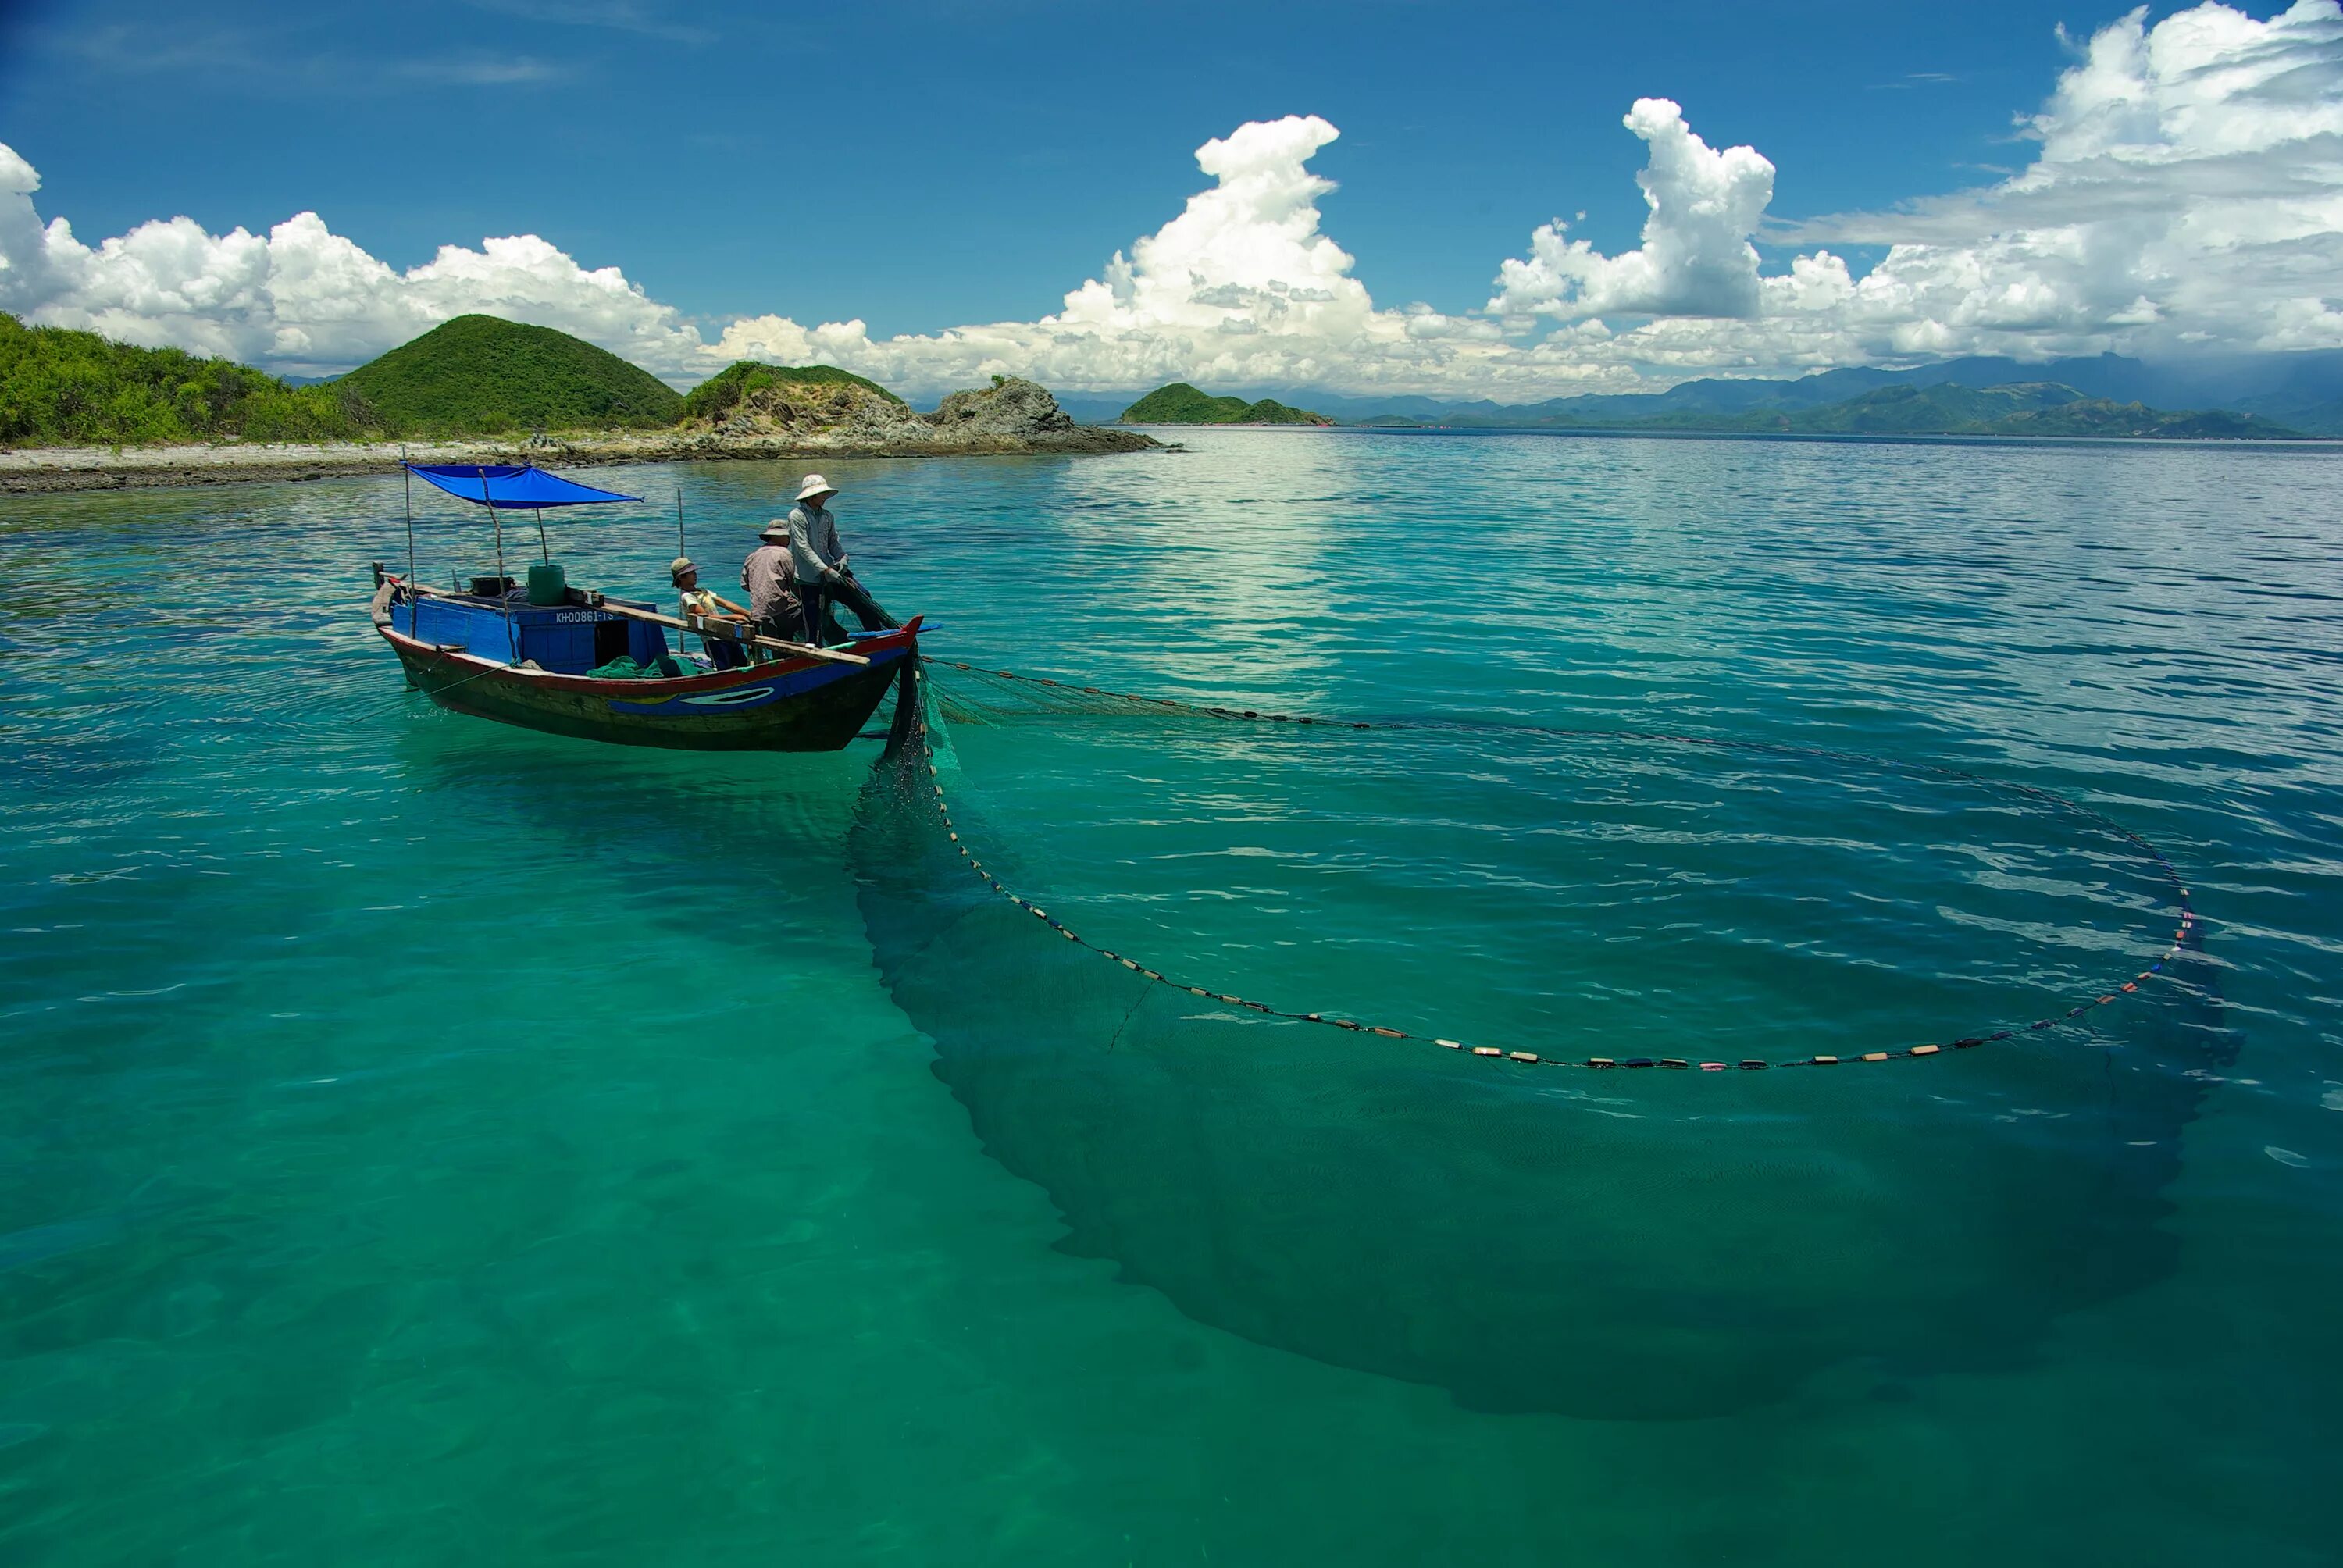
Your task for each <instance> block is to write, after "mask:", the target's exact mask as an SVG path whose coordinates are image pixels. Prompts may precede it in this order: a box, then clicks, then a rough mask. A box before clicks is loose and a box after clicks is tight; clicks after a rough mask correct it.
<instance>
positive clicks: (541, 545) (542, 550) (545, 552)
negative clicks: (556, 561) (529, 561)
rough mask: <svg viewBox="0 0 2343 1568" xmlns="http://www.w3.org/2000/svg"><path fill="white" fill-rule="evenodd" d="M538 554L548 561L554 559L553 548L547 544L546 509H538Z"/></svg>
mask: <svg viewBox="0 0 2343 1568" xmlns="http://www.w3.org/2000/svg"><path fill="white" fill-rule="evenodd" d="M537 553H538V555H540V556H543V557H544V558H546V559H547V560H548V561H549V560H551V559H552V558H553V547H552V546H551V545H548V544H547V543H546V542H545V508H543V507H539V508H537Z"/></svg>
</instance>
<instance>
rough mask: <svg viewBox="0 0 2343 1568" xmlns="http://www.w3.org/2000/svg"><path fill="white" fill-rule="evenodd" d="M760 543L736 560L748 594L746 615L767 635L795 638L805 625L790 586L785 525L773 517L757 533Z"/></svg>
mask: <svg viewBox="0 0 2343 1568" xmlns="http://www.w3.org/2000/svg"><path fill="white" fill-rule="evenodd" d="M757 537H758V538H759V539H762V540H763V541H764V543H762V544H760V545H759V546H758V547H757V548H755V549H753V550H750V551H749V558H748V559H747V560H745V561H743V562H741V563H740V586H741V588H744V589H745V590H747V592H748V595H749V618H750V619H751V620H753V621H755V622H756V623H757V629H758V630H759V632H761V633H763V634H764V635H765V636H767V637H777V638H780V639H781V640H782V641H783V642H795V641H796V640H797V639H798V634H799V632H801V631H802V630H804V629H805V621H804V613H803V610H802V609H801V608H800V607H799V603H798V596H797V589H796V588H794V587H793V586H792V584H793V582H794V580H795V579H794V574H793V573H792V571H791V568H790V566H789V524H787V523H786V522H783V521H782V520H781V519H780V518H774V519H773V520H772V521H771V522H769V523H767V524H766V525H765V528H764V531H763V532H762V533H759V535H758V536H757Z"/></svg>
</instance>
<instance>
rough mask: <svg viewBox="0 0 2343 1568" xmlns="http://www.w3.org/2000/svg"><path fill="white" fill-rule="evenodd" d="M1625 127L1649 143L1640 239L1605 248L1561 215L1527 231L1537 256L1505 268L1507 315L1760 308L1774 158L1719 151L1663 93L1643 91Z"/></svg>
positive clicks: (1498, 301) (1717, 312)
mask: <svg viewBox="0 0 2343 1568" xmlns="http://www.w3.org/2000/svg"><path fill="white" fill-rule="evenodd" d="M1624 124H1625V125H1626V127H1627V128H1628V129H1629V130H1631V131H1633V132H1634V133H1635V135H1637V136H1641V137H1642V138H1643V139H1644V143H1645V145H1646V146H1649V147H1650V148H1651V162H1650V163H1649V164H1648V165H1647V166H1645V168H1644V172H1643V173H1642V174H1640V175H1637V176H1635V183H1636V184H1637V185H1640V186H1643V187H1644V205H1645V206H1648V207H1650V208H1651V216H1649V217H1648V218H1646V219H1644V243H1643V246H1642V247H1641V248H1640V249H1636V250H1631V251H1628V252H1626V253H1625V254H1624V255H1621V256H1603V255H1599V254H1598V253H1597V252H1596V251H1595V249H1594V246H1591V245H1589V244H1587V243H1586V241H1584V240H1583V239H1565V238H1564V232H1565V231H1566V230H1567V229H1568V228H1569V227H1570V226H1569V225H1568V224H1566V223H1564V222H1562V221H1561V220H1560V219H1559V218H1557V219H1555V220H1554V222H1552V223H1549V224H1545V225H1544V226H1541V227H1539V228H1538V230H1537V231H1536V232H1535V233H1534V234H1533V235H1531V236H1530V258H1529V259H1528V260H1527V261H1508V262H1506V263H1505V264H1504V266H1503V267H1501V268H1500V269H1499V270H1498V274H1497V296H1496V297H1495V298H1493V299H1492V300H1490V301H1489V309H1490V310H1491V311H1492V312H1493V313H1494V314H1497V315H1501V316H1559V317H1586V316H1607V315H1627V316H1755V314H1756V313H1757V298H1758V287H1757V247H1756V246H1754V245H1752V244H1750V243H1749V236H1751V235H1753V234H1755V232H1756V231H1757V225H1758V224H1759V222H1760V221H1762V220H1763V219H1764V217H1765V206H1766V204H1767V203H1769V202H1771V201H1772V200H1773V199H1774V166H1773V165H1772V164H1770V163H1768V162H1767V161H1766V160H1765V158H1764V157H1763V156H1760V155H1759V153H1758V151H1757V149H1756V148H1755V147H1734V148H1731V149H1729V150H1727V151H1725V152H1721V153H1720V152H1712V151H1711V150H1710V149H1709V146H1708V144H1707V143H1706V142H1704V141H1702V140H1701V139H1700V138H1699V137H1698V136H1694V134H1693V130H1692V127H1691V126H1687V125H1685V124H1684V110H1683V109H1681V108H1679V107H1677V106H1675V105H1674V104H1672V103H1670V102H1669V101H1668V100H1667V99H1665V98H1638V99H1636V100H1635V106H1634V108H1633V109H1630V110H1629V111H1628V112H1627V118H1626V120H1625V121H1624Z"/></svg>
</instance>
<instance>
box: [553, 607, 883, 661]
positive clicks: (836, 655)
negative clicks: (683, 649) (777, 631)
mask: <svg viewBox="0 0 2343 1568" xmlns="http://www.w3.org/2000/svg"><path fill="white" fill-rule="evenodd" d="M594 608H597V609H604V610H608V611H609V612H610V613H611V614H612V615H622V616H625V617H626V618H628V620H647V621H649V622H650V623H651V624H652V625H653V626H671V627H673V628H676V629H677V630H678V631H689V632H693V633H696V634H697V635H699V636H701V637H723V638H731V639H732V640H733V641H735V642H745V643H749V644H750V645H752V646H754V647H757V648H773V649H776V650H777V651H779V652H781V653H795V654H801V655H803V656H804V657H806V658H826V659H828V660H830V663H832V664H863V665H867V664H869V663H870V660H869V659H867V658H863V657H862V656H861V655H860V654H859V653H840V652H839V651H838V650H836V649H835V648H816V647H814V645H813V644H811V643H809V642H783V641H782V640H781V639H780V638H778V637H767V636H765V635H764V634H763V633H761V632H758V633H748V632H736V631H733V630H732V629H730V628H732V627H733V626H735V625H737V624H739V623H738V622H734V621H722V620H708V621H703V620H702V619H701V618H699V616H694V617H692V618H691V619H690V620H678V619H676V618H675V617H673V616H671V615H661V614H659V612H658V611H657V610H650V609H633V608H628V606H626V605H621V604H612V603H611V602H610V601H609V600H608V599H605V600H603V601H602V602H601V603H600V604H598V605H597V606H595V607H594Z"/></svg>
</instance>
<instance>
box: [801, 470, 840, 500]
mask: <svg viewBox="0 0 2343 1568" xmlns="http://www.w3.org/2000/svg"><path fill="white" fill-rule="evenodd" d="M836 494H838V487H837V486H835V485H833V484H831V483H830V481H829V480H828V479H825V478H823V477H821V476H820V474H808V475H807V476H806V477H805V483H804V484H802V485H799V487H798V499H799V500H800V501H806V500H811V499H812V498H814V497H816V496H834V495H836Z"/></svg>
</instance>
